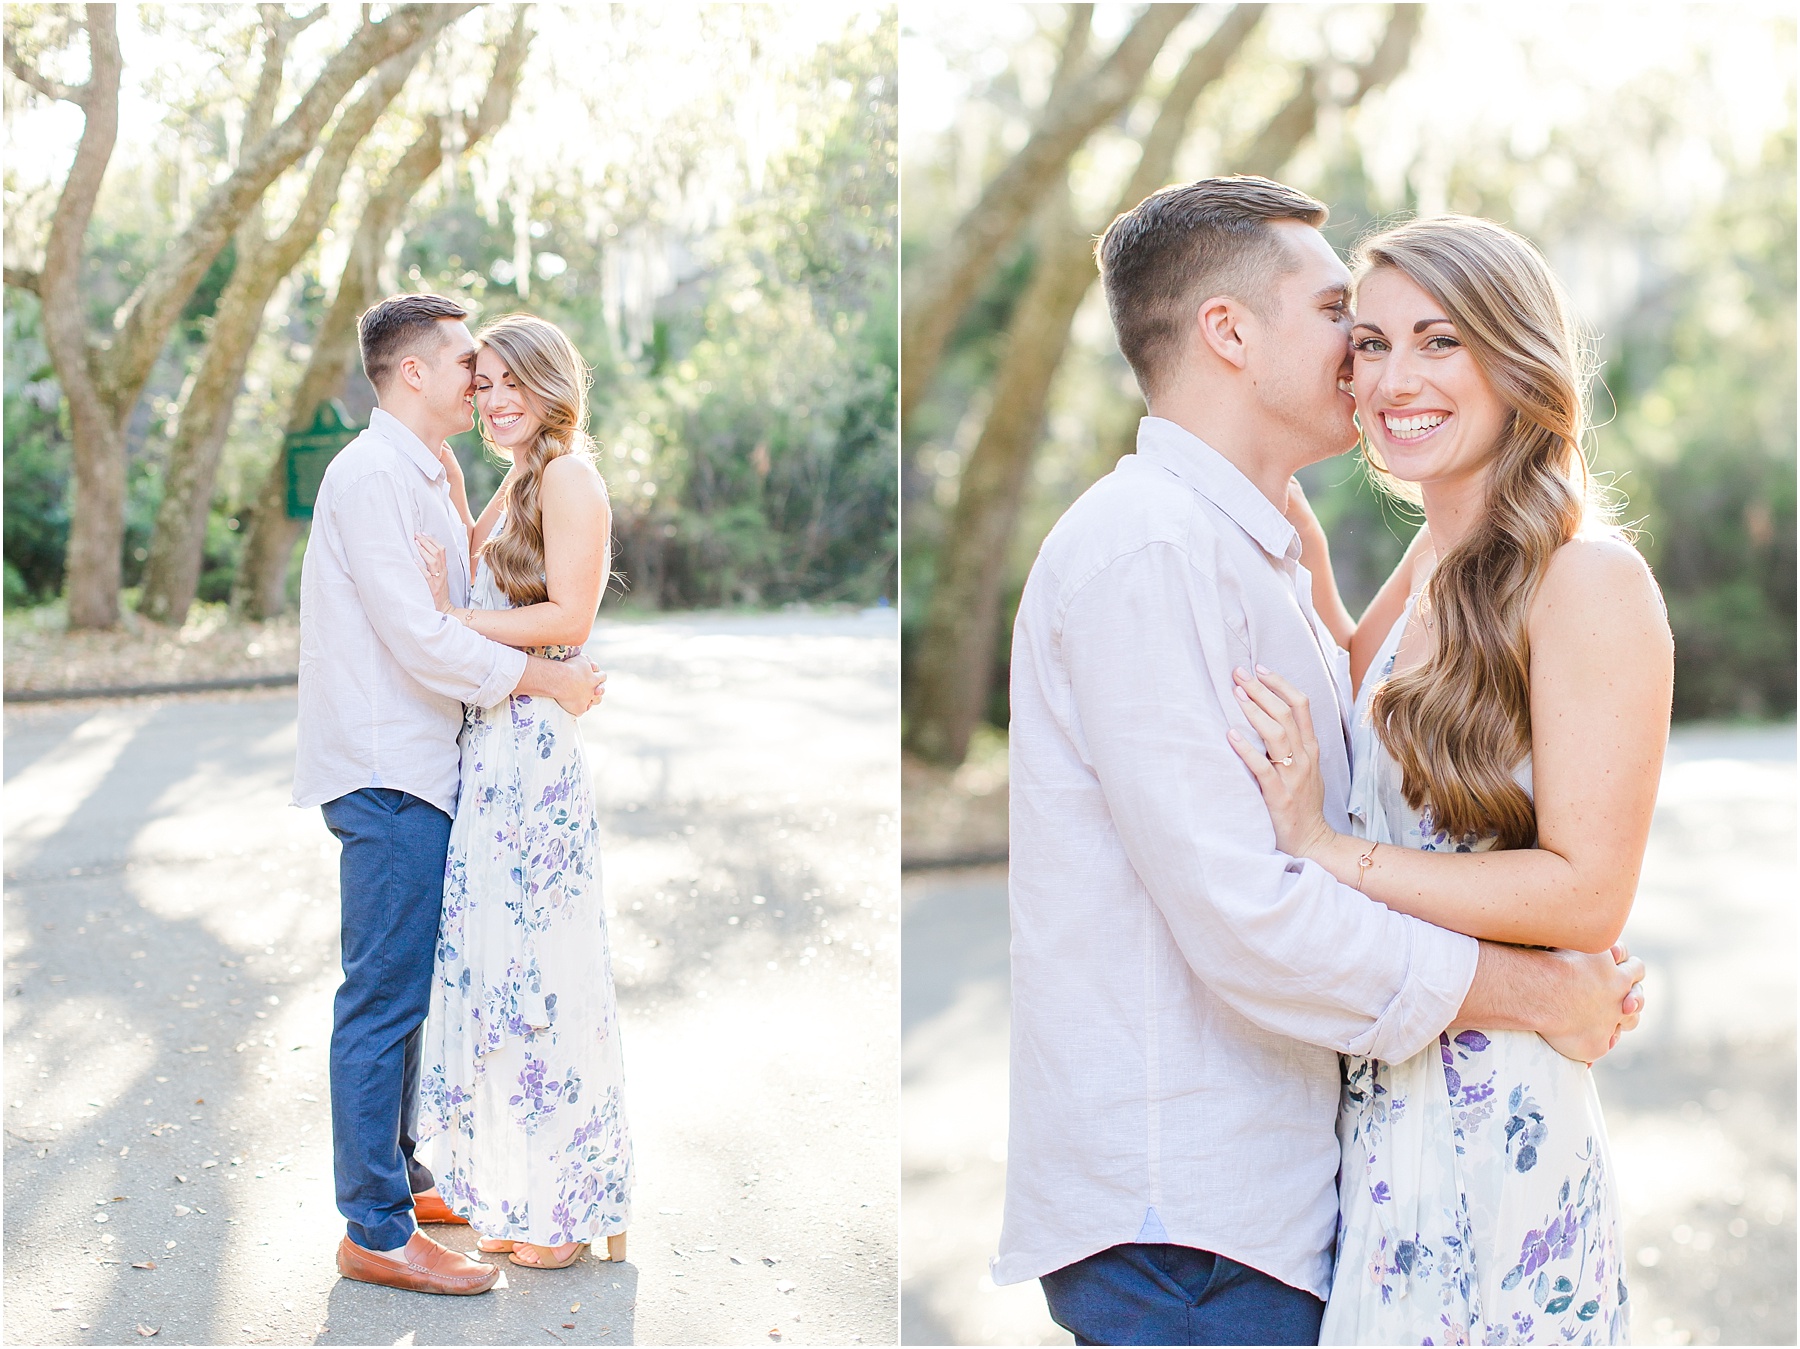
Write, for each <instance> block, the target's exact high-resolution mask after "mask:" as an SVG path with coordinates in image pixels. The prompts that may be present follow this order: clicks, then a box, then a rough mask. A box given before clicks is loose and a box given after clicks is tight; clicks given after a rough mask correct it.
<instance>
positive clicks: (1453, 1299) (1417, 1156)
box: [1319, 602, 1627, 1344]
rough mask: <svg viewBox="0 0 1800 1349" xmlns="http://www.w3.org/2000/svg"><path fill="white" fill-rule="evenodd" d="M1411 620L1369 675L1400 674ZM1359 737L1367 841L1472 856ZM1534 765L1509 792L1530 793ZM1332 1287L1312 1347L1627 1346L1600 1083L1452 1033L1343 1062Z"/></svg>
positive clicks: (1354, 737) (1516, 1050)
mask: <svg viewBox="0 0 1800 1349" xmlns="http://www.w3.org/2000/svg"><path fill="white" fill-rule="evenodd" d="M1411 610H1412V605H1411V603H1410V602H1409V604H1408V606H1407V612H1406V613H1404V614H1402V615H1401V617H1400V620H1399V622H1397V623H1396V624H1395V625H1394V630H1393V632H1392V633H1390V634H1389V636H1388V640H1387V643H1386V644H1385V645H1384V646H1383V648H1382V650H1381V651H1380V652H1379V653H1378V654H1377V655H1376V658H1375V660H1374V662H1373V664H1372V666H1371V668H1372V669H1373V670H1378V671H1380V677H1381V678H1386V677H1387V675H1388V674H1390V673H1391V672H1392V670H1393V668H1394V655H1395V652H1396V651H1397V650H1398V648H1399V644H1400V636H1401V633H1402V632H1403V631H1404V630H1405V627H1406V621H1407V617H1408V615H1410V613H1411ZM1378 682H1379V680H1377V679H1370V680H1368V681H1367V682H1366V684H1365V686H1364V688H1363V690H1362V694H1361V696H1360V697H1359V698H1358V699H1357V708H1356V718H1355V722H1354V725H1353V727H1352V733H1351V755H1352V763H1353V764H1354V767H1355V772H1354V775H1353V778H1352V783H1351V788H1350V813H1351V817H1352V822H1353V824H1354V826H1355V828H1356V832H1357V834H1358V835H1359V836H1360V837H1363V838H1369V839H1377V840H1379V841H1381V842H1383V843H1387V844H1391V845H1393V846H1396V847H1407V848H1423V849H1426V850H1430V851H1456V852H1473V851H1479V850H1483V849H1487V848H1491V847H1492V846H1493V843H1494V840H1493V839H1492V838H1480V837H1475V836H1470V837H1466V838H1451V837H1449V836H1448V835H1446V834H1445V833H1444V832H1443V831H1441V830H1439V829H1437V828H1436V827H1435V826H1434V824H1433V822H1432V819H1431V811H1430V807H1429V805H1428V806H1427V807H1426V808H1425V809H1424V810H1423V811H1419V810H1414V809H1412V808H1411V807H1410V806H1408V805H1407V803H1406V800H1405V798H1404V796H1403V795H1402V794H1401V791H1400V769H1399V766H1398V765H1397V764H1396V763H1395V762H1394V760H1393V758H1392V756H1390V755H1389V754H1388V752H1387V750H1386V749H1385V748H1384V747H1383V746H1382V744H1381V741H1380V739H1379V737H1377V736H1376V734H1375V732H1374V729H1373V727H1372V726H1371V725H1370V722H1369V700H1370V698H1371V697H1372V695H1373V691H1374V686H1375V685H1376V684H1377V683H1378ZM1529 775H1530V764H1529V762H1527V763H1526V764H1525V765H1524V766H1523V767H1522V768H1521V770H1520V773H1519V781H1520V784H1521V785H1522V786H1524V787H1525V788H1526V789H1527V790H1528V791H1529V790H1530V776H1529ZM1343 1071H1344V1088H1343V1096H1342V1099H1341V1101H1340V1103H1339V1108H1338V1140H1339V1142H1340V1144H1341V1145H1342V1148H1343V1162H1342V1165H1341V1167H1340V1169H1339V1172H1338V1207H1339V1217H1338V1247H1337V1269H1336V1273H1335V1275H1334V1276H1333V1281H1332V1287H1331V1299H1330V1301H1329V1302H1328V1303H1327V1304H1326V1309H1325V1322H1324V1325H1323V1327H1322V1328H1321V1331H1320V1339H1319V1342H1320V1343H1321V1344H1624V1343H1626V1329H1627V1313H1626V1290H1625V1281H1624V1269H1623V1267H1622V1265H1621V1263H1620V1259H1619V1250H1620V1248H1619V1241H1620V1236H1619V1197H1618V1188H1617V1183H1616V1181H1615V1179H1614V1177H1613V1173H1612V1161H1611V1157H1610V1155H1609V1154H1608V1151H1607V1144H1606V1127H1605V1124H1604V1122H1603V1121H1602V1120H1601V1117H1600V1101H1599V1097H1598V1096H1597V1095H1596V1094H1595V1091H1594V1082H1593V1075H1592V1073H1591V1072H1590V1071H1589V1070H1588V1068H1587V1066H1586V1065H1585V1064H1581V1063H1576V1062H1573V1061H1571V1060H1569V1059H1565V1058H1564V1057H1563V1056H1562V1055H1560V1054H1558V1053H1557V1052H1556V1051H1555V1050H1554V1049H1552V1048H1550V1046H1549V1045H1548V1044H1546V1043H1545V1042H1544V1041H1543V1040H1541V1039H1540V1038H1538V1037H1537V1036H1536V1035H1533V1034H1529V1033H1525V1032H1519V1031H1488V1032H1484V1031H1476V1030H1465V1031H1462V1032H1460V1033H1457V1034H1455V1035H1452V1034H1450V1033H1448V1032H1446V1033H1445V1034H1443V1035H1441V1036H1439V1037H1438V1042H1437V1043H1436V1044H1434V1045H1432V1046H1430V1047H1429V1048H1428V1049H1426V1050H1424V1051H1423V1052H1421V1053H1419V1054H1416V1055H1414V1056H1413V1057H1412V1058H1410V1059H1408V1060H1406V1061H1405V1062H1404V1063H1382V1062H1379V1061H1377V1060H1373V1059H1364V1058H1353V1057H1349V1058H1345V1059H1344V1061H1343Z"/></svg>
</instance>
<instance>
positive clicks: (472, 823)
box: [419, 565, 632, 1246]
mask: <svg viewBox="0 0 1800 1349" xmlns="http://www.w3.org/2000/svg"><path fill="white" fill-rule="evenodd" d="M474 602H475V603H476V605H477V606H478V607H480V608H484V609H496V608H506V607H507V600H506V597H505V595H504V594H503V593H502V592H501V591H500V589H499V587H498V586H497V585H495V584H494V581H493V576H492V573H491V572H490V571H489V570H488V568H487V567H486V566H485V565H482V566H480V567H479V568H478V569H477V572H476V576H475V587H474ZM575 649H576V648H573V647H542V648H539V649H538V653H537V654H540V655H546V656H551V657H553V658H554V657H561V656H565V655H568V654H572V653H573V652H574V650H575ZM601 894H602V892H601V886H600V850H599V826H598V823H597V821H596V818H595V812H594V798H593V791H592V786H591V779H590V776H589V773H588V766H587V757H586V755H585V754H584V753H583V751H582V745H581V734H580V731H579V730H578V729H577V726H576V720H575V718H574V717H572V716H570V715H569V714H568V713H567V712H565V711H564V710H563V709H562V708H561V707H560V706H558V705H557V704H556V703H555V702H553V701H551V700H550V699H547V698H532V697H525V696H514V697H511V698H508V699H506V700H505V701H504V702H500V703H496V704H495V705H494V706H492V707H471V708H469V709H468V710H467V712H466V714H465V716H464V719H463V730H462V785H461V790H460V794H459V796H458V799H457V810H456V821H455V823H454V825H453V826H452V827H451V831H450V852H449V858H448V861H447V863H446V867H445V876H444V908H443V917H442V918H441V919H440V920H439V924H438V944H437V961H436V974H435V978H434V981H433V988H432V998H431V1012H430V1016H429V1018H428V1020H427V1022H426V1029H425V1043H424V1046H423V1057H422V1062H423V1071H422V1074H421V1085H420V1093H419V1137H420V1139H421V1140H422V1141H423V1140H427V1139H429V1140H430V1142H429V1143H428V1144H427V1145H426V1153H425V1155H426V1160H427V1163H428V1165H430V1167H431V1168H432V1171H433V1172H434V1173H435V1174H436V1176H437V1182H438V1188H439V1190H440V1192H441V1193H442V1194H443V1196H444V1199H445V1202H447V1203H448V1204H449V1205H450V1207H451V1208H452V1209H454V1210H455V1211H456V1212H458V1213H460V1214H462V1215H463V1216H464V1217H466V1218H467V1219H468V1220H469V1222H470V1225H471V1226H473V1227H474V1228H475V1230H476V1231H477V1232H479V1233H480V1234H481V1235H482V1236H485V1237H496V1238H502V1239H506V1240H511V1241H528V1242H532V1243H534V1244H536V1245H540V1246H557V1245H561V1244H563V1243H564V1242H569V1241H587V1242H595V1241H599V1240H600V1239H601V1238H603V1237H606V1236H609V1235H611V1234H613V1233H616V1232H622V1231H624V1230H625V1228H626V1226H627V1224H628V1222H629V1219H630V1212H631V1179H632V1176H631V1172H632V1159H631V1135H630V1133H629V1131H628V1130H627V1128H626V1123H625V1108H624V1100H623V1090H624V1065H623V1061H622V1058H621V1056H620V1052H619V1015H618V1008H617V1005H616V1003H615V1001H614V998H613V981H612V961H611V958H610V956H609V954H608V950H607V939H606V914H605V911H604V908H603V906H602V903H601Z"/></svg>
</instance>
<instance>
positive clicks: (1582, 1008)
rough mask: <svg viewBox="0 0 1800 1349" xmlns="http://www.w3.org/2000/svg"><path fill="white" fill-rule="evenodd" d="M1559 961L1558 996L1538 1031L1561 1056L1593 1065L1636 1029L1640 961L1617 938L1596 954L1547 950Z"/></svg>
mask: <svg viewBox="0 0 1800 1349" xmlns="http://www.w3.org/2000/svg"><path fill="white" fill-rule="evenodd" d="M1546 954H1548V955H1550V956H1553V957H1554V958H1555V959H1556V961H1557V962H1558V966H1559V968H1558V969H1557V971H1556V976H1557V977H1556V985H1557V994H1556V995H1555V996H1553V997H1552V998H1551V999H1550V1000H1549V1005H1548V1008H1547V1020H1546V1022H1545V1024H1544V1025H1543V1026H1540V1027H1539V1028H1538V1034H1540V1035H1542V1036H1543V1037H1544V1040H1545V1041H1546V1043H1548V1044H1549V1046H1550V1047H1551V1048H1552V1049H1554V1050H1555V1051H1556V1052H1557V1053H1559V1054H1561V1055H1562V1056H1563V1057H1564V1058H1570V1059H1575V1060H1577V1061H1578V1062H1581V1063H1589V1064H1591V1063H1593V1062H1594V1061H1595V1060H1597V1059H1599V1058H1601V1057H1602V1056H1604V1055H1605V1054H1606V1052H1607V1051H1608V1050H1610V1049H1611V1048H1612V1047H1613V1046H1614V1045H1616V1044H1618V1043H1619V1037H1620V1036H1621V1035H1623V1034H1624V1033H1625V1032H1626V1031H1629V1030H1636V1029H1637V1024H1638V1018H1639V1017H1640V1016H1641V1015H1642V1014H1643V1010H1644V992H1643V989H1642V988H1641V987H1640V985H1641V984H1642V982H1643V978H1644V962H1643V961H1641V960H1639V959H1637V958H1636V957H1634V956H1633V955H1632V954H1631V953H1630V952H1629V951H1627V950H1626V949H1625V944H1624V943H1623V942H1621V943H1620V944H1619V945H1617V946H1615V947H1613V948H1612V950H1610V951H1607V952H1604V953H1602V954H1600V955H1584V954H1582V953H1581V952H1579V951H1552V952H1548V953H1546Z"/></svg>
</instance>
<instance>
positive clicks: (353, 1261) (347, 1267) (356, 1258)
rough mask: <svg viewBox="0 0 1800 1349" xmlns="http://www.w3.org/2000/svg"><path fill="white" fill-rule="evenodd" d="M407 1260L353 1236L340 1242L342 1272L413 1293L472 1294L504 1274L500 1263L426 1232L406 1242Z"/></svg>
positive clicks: (415, 1234)
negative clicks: (388, 1257) (459, 1251)
mask: <svg viewBox="0 0 1800 1349" xmlns="http://www.w3.org/2000/svg"><path fill="white" fill-rule="evenodd" d="M405 1255H406V1262H405V1263H404V1264H400V1263H397V1262H395V1261H393V1260H384V1259H382V1257H381V1256H379V1255H376V1254H375V1253H374V1252H373V1251H365V1250H364V1249H363V1248H362V1247H361V1246H358V1245H357V1244H356V1243H355V1242H354V1241H352V1240H350V1238H349V1237H345V1238H344V1239H343V1240H342V1241H340V1242H339V1243H338V1253H337V1267H338V1273H339V1274H342V1275H343V1276H344V1277H345V1278H346V1279H356V1280H357V1281H358V1282H361V1283H377V1284H380V1285H381V1286H382V1287H384V1288H400V1289H404V1290H405V1291H407V1292H409V1293H447V1294H450V1295H452V1296H465V1297H466V1296H468V1295H470V1294H473V1293H485V1292H487V1290H488V1289H490V1288H492V1287H493V1286H494V1281H495V1280H496V1279H498V1278H499V1277H500V1267H499V1266H498V1265H487V1264H483V1263H482V1262H481V1261H479V1260H471V1259H469V1257H468V1256H466V1255H459V1254H457V1252H455V1251H453V1250H449V1249H448V1248H446V1247H443V1246H440V1245H438V1244H437V1242H435V1241H433V1240H432V1239H431V1238H430V1237H428V1236H426V1235H425V1234H424V1233H423V1232H414V1233H413V1234H412V1240H411V1241H409V1242H407V1243H406V1251H405Z"/></svg>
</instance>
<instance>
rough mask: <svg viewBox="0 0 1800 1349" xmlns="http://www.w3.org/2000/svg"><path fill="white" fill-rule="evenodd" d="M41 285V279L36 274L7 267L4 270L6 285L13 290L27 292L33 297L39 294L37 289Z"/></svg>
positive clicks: (22, 268) (24, 269) (22, 269)
mask: <svg viewBox="0 0 1800 1349" xmlns="http://www.w3.org/2000/svg"><path fill="white" fill-rule="evenodd" d="M42 283H43V278H42V276H40V275H39V274H38V273H37V272H33V271H29V270H27V269H26V268H24V267H8V268H7V269H6V284H7V285H9V286H11V287H12V288H13V289H14V290H28V291H30V292H31V293H32V294H33V295H37V294H39V293H40V292H39V290H38V287H39V286H40V285H41V284H42Z"/></svg>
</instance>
